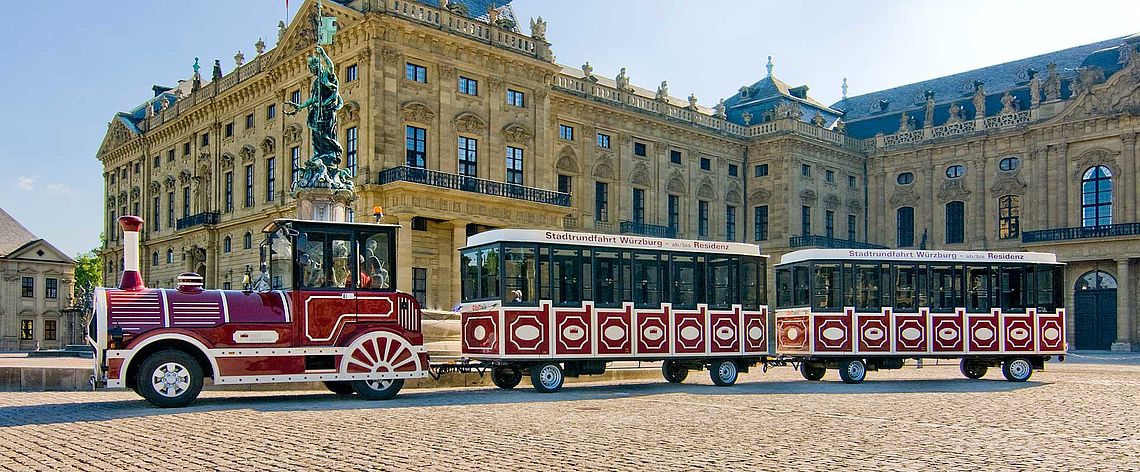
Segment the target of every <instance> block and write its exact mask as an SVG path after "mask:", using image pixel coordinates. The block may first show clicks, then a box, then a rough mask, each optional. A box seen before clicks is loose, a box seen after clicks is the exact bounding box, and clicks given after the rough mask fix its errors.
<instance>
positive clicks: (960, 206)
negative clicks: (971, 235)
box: [946, 202, 966, 244]
mask: <svg viewBox="0 0 1140 472" xmlns="http://www.w3.org/2000/svg"><path fill="white" fill-rule="evenodd" d="M965 226H966V204H965V203H962V202H950V203H947V204H946V244H956V243H961V242H963V241H965Z"/></svg>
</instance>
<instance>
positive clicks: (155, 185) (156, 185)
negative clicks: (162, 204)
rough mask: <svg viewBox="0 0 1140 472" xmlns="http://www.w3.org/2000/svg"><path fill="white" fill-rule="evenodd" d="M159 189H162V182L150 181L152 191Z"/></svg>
mask: <svg viewBox="0 0 1140 472" xmlns="http://www.w3.org/2000/svg"><path fill="white" fill-rule="evenodd" d="M159 190H162V184H160V183H158V182H157V181H155V182H151V183H150V193H158V191H159Z"/></svg>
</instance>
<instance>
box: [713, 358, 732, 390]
mask: <svg viewBox="0 0 1140 472" xmlns="http://www.w3.org/2000/svg"><path fill="white" fill-rule="evenodd" d="M738 376H740V369H739V368H737V366H736V362H734V361H731V360H723V361H720V362H714V363H713V364H712V365H711V366H709V378H710V379H712V382H713V384H716V386H718V387H728V386H730V385H732V384H735V383H736V378H737V377H738Z"/></svg>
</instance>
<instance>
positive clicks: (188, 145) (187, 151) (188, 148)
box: [123, 141, 190, 177]
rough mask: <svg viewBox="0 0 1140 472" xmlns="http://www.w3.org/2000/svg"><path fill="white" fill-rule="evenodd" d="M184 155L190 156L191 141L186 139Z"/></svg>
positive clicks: (183, 149)
mask: <svg viewBox="0 0 1140 472" xmlns="http://www.w3.org/2000/svg"><path fill="white" fill-rule="evenodd" d="M182 155H183V156H189V155H190V141H186V142H184V143H182ZM123 177H126V176H125V175H124V176H123Z"/></svg>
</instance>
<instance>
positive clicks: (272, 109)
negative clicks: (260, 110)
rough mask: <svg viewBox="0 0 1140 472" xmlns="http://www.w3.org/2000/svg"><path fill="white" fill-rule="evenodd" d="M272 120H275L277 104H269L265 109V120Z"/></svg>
mask: <svg viewBox="0 0 1140 472" xmlns="http://www.w3.org/2000/svg"><path fill="white" fill-rule="evenodd" d="M274 118H277V104H276V103H270V104H269V106H267V107H265V119H266V120H272V119H274Z"/></svg>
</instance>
